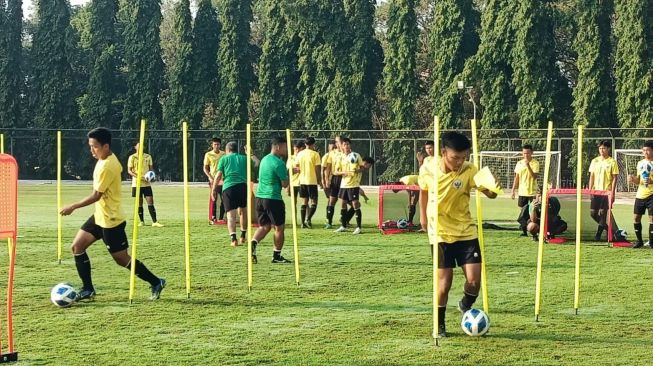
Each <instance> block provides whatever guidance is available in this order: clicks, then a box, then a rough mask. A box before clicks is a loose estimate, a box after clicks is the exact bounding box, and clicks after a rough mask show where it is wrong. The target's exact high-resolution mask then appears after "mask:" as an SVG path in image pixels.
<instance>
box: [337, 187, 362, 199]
mask: <svg viewBox="0 0 653 366" xmlns="http://www.w3.org/2000/svg"><path fill="white" fill-rule="evenodd" d="M359 195H360V188H359V187H356V188H340V198H341V199H342V200H343V201H346V202H353V201H358V196H359Z"/></svg>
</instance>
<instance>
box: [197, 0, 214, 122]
mask: <svg viewBox="0 0 653 366" xmlns="http://www.w3.org/2000/svg"><path fill="white" fill-rule="evenodd" d="M219 43H220V23H219V22H218V15H217V14H216V12H215V8H214V7H213V4H211V0H200V1H199V5H198V9H197V14H196V15H195V22H194V24H193V73H194V75H193V76H194V87H195V91H194V93H195V98H196V99H195V104H194V105H192V106H191V107H192V108H194V114H193V117H191V118H190V123H191V124H190V128H191V129H194V130H195V129H199V128H200V124H199V122H200V121H201V120H202V116H203V114H204V111H205V110H206V108H209V110H211V109H213V108H215V107H216V106H217V96H218V90H219V84H218V59H217V55H218V45H219ZM207 123H208V126H210V127H212V128H213V129H215V128H217V127H218V126H219V121H215V120H209V121H207ZM205 125H206V124H205Z"/></svg>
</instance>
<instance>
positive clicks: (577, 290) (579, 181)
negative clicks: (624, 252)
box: [574, 125, 583, 315]
mask: <svg viewBox="0 0 653 366" xmlns="http://www.w3.org/2000/svg"><path fill="white" fill-rule="evenodd" d="M576 154H577V155H578V161H577V163H576V272H575V281H574V309H575V311H576V315H578V307H579V303H580V249H581V248H580V238H581V230H582V228H581V221H582V220H581V215H580V214H581V212H580V210H581V205H580V204H581V198H582V197H581V196H582V195H581V189H582V180H583V125H578V152H577V153H576Z"/></svg>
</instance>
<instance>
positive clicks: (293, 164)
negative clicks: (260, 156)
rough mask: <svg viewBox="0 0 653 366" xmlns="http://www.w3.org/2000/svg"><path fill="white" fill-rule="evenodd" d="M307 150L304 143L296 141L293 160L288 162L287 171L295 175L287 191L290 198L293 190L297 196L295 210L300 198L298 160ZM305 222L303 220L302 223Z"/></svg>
mask: <svg viewBox="0 0 653 366" xmlns="http://www.w3.org/2000/svg"><path fill="white" fill-rule="evenodd" d="M305 148H306V144H304V141H295V143H294V144H293V154H292V158H289V159H288V161H286V168H287V169H292V171H293V175H292V176H290V184H289V185H288V187H286V191H287V192H288V196H290V190H291V189H292V190H293V192H294V194H295V202H294V204H293V206H292V207H293V209H295V210H296V209H297V198H298V197H299V187H300V184H299V175H300V173H299V160H298V158H297V156H298V154H299V153H300V152H302V151H303V150H304V149H305ZM303 222H304V221H303V220H302V223H303Z"/></svg>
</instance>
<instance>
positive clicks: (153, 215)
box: [141, 205, 157, 222]
mask: <svg viewBox="0 0 653 366" xmlns="http://www.w3.org/2000/svg"><path fill="white" fill-rule="evenodd" d="M147 210H148V211H150V217H151V218H152V222H156V221H157V220H156V208H154V205H147ZM141 221H143V220H141Z"/></svg>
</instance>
